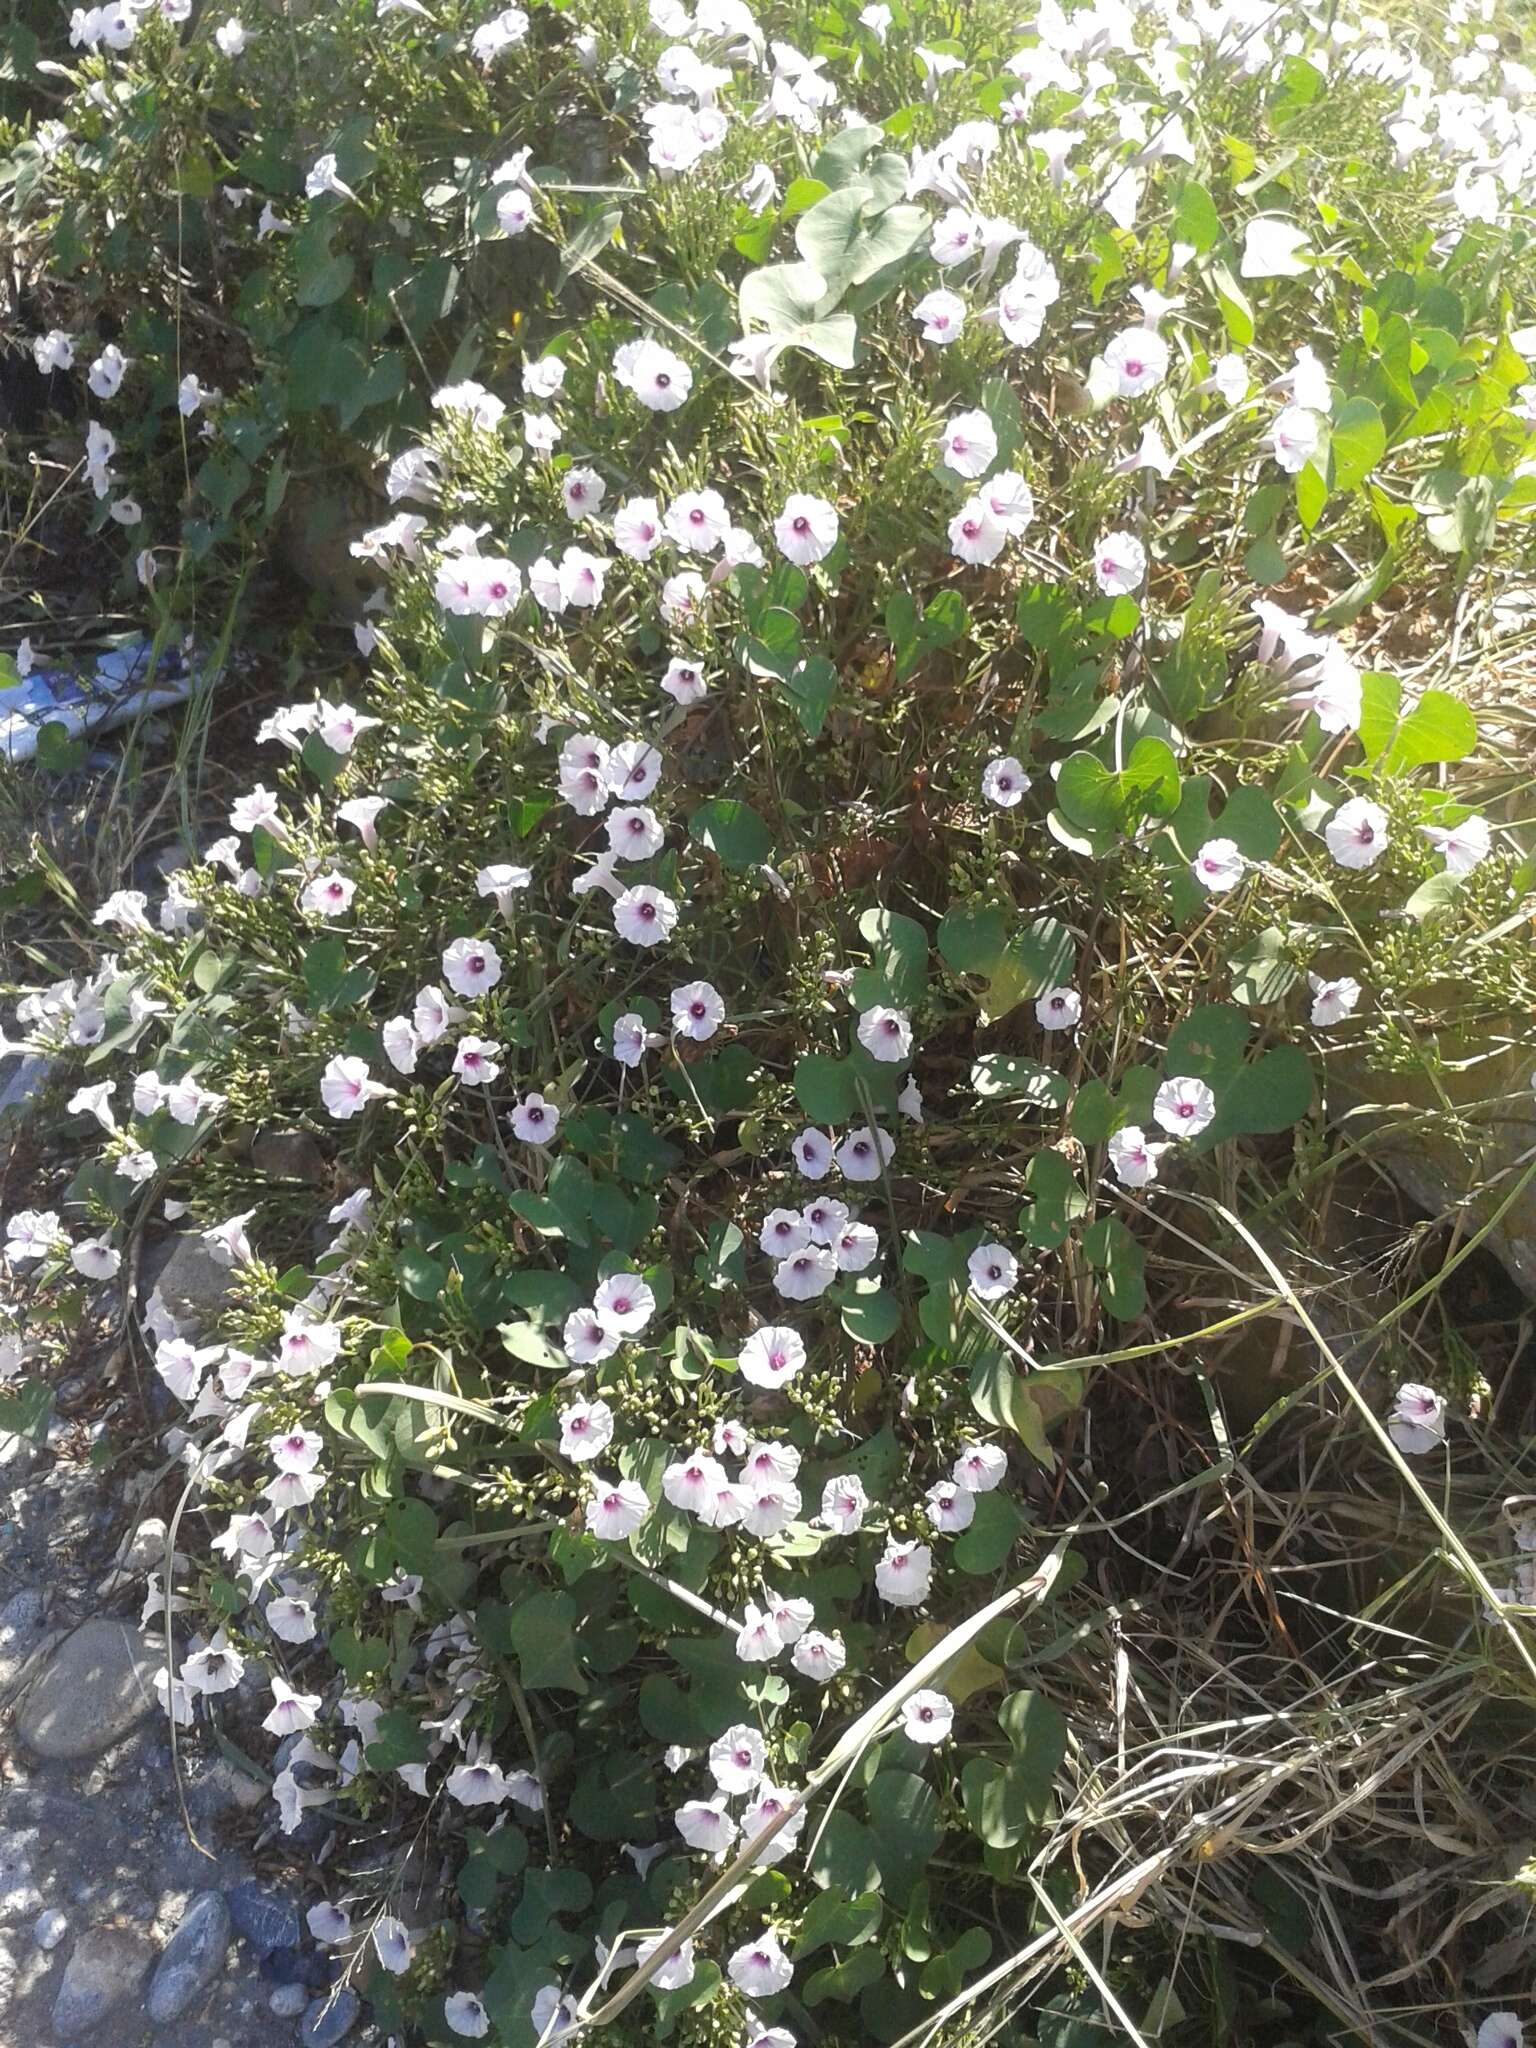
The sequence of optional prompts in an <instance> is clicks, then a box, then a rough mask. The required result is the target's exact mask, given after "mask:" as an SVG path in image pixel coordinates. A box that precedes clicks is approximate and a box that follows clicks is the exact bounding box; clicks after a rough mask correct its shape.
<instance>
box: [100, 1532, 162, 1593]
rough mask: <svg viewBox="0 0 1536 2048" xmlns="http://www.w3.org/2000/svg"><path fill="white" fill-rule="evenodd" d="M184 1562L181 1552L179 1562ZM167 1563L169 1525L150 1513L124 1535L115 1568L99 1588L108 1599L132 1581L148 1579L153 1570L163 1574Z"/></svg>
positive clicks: (113, 1567) (114, 1564)
mask: <svg viewBox="0 0 1536 2048" xmlns="http://www.w3.org/2000/svg"><path fill="white" fill-rule="evenodd" d="M180 1561H181V1559H180V1553H179V1552H178V1553H177V1562H178V1563H179V1562H180ZM164 1564H165V1524H164V1522H163V1521H161V1519H160V1517H159V1516H158V1515H146V1516H145V1518H144V1520H143V1521H142V1522H140V1523H139V1525H138V1527H137V1528H136V1529H130V1530H129V1531H128V1533H127V1535H126V1536H125V1537H124V1538H123V1540H122V1542H121V1544H120V1545H119V1546H118V1552H117V1557H116V1560H115V1561H114V1563H113V1566H112V1569H111V1571H109V1572H108V1573H107V1575H106V1577H105V1578H104V1579H103V1580H102V1581H101V1583H100V1584H99V1585H98V1586H97V1588H96V1591H97V1593H98V1594H99V1595H100V1596H101V1597H102V1598H103V1599H104V1598H105V1597H106V1596H107V1595H108V1594H109V1593H116V1592H120V1591H121V1590H122V1588H123V1587H124V1586H126V1585H128V1584H129V1583H130V1582H131V1581H135V1580H139V1579H143V1578H145V1577H146V1576H147V1575H148V1574H149V1573H150V1572H155V1573H159V1572H160V1571H161V1570H162V1569H163V1567H164Z"/></svg>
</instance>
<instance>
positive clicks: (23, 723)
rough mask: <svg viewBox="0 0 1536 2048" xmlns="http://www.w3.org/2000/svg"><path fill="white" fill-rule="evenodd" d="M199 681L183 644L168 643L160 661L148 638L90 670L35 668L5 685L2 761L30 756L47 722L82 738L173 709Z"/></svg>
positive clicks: (0, 711)
mask: <svg viewBox="0 0 1536 2048" xmlns="http://www.w3.org/2000/svg"><path fill="white" fill-rule="evenodd" d="M196 681H197V675H196V672H195V670H194V669H193V668H192V667H191V665H190V664H189V663H188V661H187V659H186V657H185V655H183V654H182V652H181V650H180V649H179V648H175V647H164V648H162V649H161V650H160V656H159V659H158V660H156V659H155V654H154V644H153V642H152V641H149V640H146V639H143V638H139V639H134V640H129V641H125V642H124V643H123V645H122V646H121V647H112V648H109V649H108V650H107V651H106V653H104V654H98V655H97V657H96V661H95V665H94V667H92V668H90V669H86V670H81V671H77V670H72V669H65V668H35V669H33V671H32V673H31V674H30V675H28V676H23V677H22V679H21V681H20V682H19V683H11V684H8V685H0V760H9V761H13V762H16V763H18V764H19V763H21V762H23V761H30V760H31V759H32V757H33V755H34V754H35V753H36V752H37V741H38V734H39V733H40V732H41V731H42V729H43V727H44V726H45V725H51V724H58V725H62V726H63V727H64V731H65V736H66V738H69V739H78V738H79V737H80V736H81V735H82V734H83V733H98V732H110V731H111V730H112V728H113V727H114V726H118V725H126V724H127V723H128V721H129V720H130V719H133V718H138V717H140V716H142V715H143V714H145V713H147V712H151V711H170V710H173V709H174V708H175V706H176V705H178V704H185V703H186V701H187V699H188V697H190V696H191V694H192V689H193V685H194V684H195V683H196Z"/></svg>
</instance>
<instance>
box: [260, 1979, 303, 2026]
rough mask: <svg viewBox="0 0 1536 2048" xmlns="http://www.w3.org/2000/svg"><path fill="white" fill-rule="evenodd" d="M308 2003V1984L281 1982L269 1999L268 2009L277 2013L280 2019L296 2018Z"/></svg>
mask: <svg viewBox="0 0 1536 2048" xmlns="http://www.w3.org/2000/svg"><path fill="white" fill-rule="evenodd" d="M308 2003H309V1987H308V1986H307V1985H304V1984H279V1985H278V1987H277V1989H276V1990H275V1991H274V1992H273V1994H272V1996H271V1997H270V1998H269V1999H268V2000H267V2010H268V2012H271V2013H275V2014H276V2015H277V2017H278V2018H279V2019H280V2020H296V2019H297V2018H298V2016H299V2014H300V2013H301V2012H302V2011H303V2010H304V2008H305V2006H306V2005H308Z"/></svg>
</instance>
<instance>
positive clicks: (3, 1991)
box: [0, 1941, 17, 2013]
mask: <svg viewBox="0 0 1536 2048" xmlns="http://www.w3.org/2000/svg"><path fill="white" fill-rule="evenodd" d="M16 1975H17V1963H16V1957H15V1954H14V1952H13V1951H12V1950H11V1949H10V1948H9V1947H8V1946H7V1944H6V1943H5V1942H3V1941H0V2013H3V2012H4V2011H5V2009H6V2007H7V2006H8V2005H9V2004H10V2002H11V1995H12V1993H13V1992H14V1991H15V1989H16Z"/></svg>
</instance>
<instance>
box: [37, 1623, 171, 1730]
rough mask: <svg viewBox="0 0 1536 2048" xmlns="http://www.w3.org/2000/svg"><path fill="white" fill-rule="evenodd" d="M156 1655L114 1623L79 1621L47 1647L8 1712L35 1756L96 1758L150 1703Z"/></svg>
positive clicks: (152, 1702) (152, 1703) (141, 1639)
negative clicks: (18, 1701) (47, 1652)
mask: <svg viewBox="0 0 1536 2048" xmlns="http://www.w3.org/2000/svg"><path fill="white" fill-rule="evenodd" d="M155 1670H156V1658H155V1655H154V1652H153V1651H152V1649H151V1648H150V1646H149V1644H148V1643H147V1642H146V1641H145V1639H144V1637H143V1636H142V1635H140V1634H139V1632H138V1630H137V1629H135V1628H130V1627H129V1626H128V1625H127V1623H126V1622H122V1621H106V1620H96V1621H86V1622H82V1623H81V1625H80V1626H79V1628H77V1629H74V1630H73V1631H72V1632H71V1633H70V1634H69V1635H67V1636H65V1637H64V1639H63V1641H62V1642H60V1643H59V1644H58V1645H57V1646H56V1648H55V1649H54V1650H53V1652H52V1654H51V1656H50V1657H49V1658H48V1660H47V1662H46V1663H45V1664H44V1665H43V1667H42V1669H41V1670H40V1671H39V1673H38V1675H37V1676H36V1678H35V1679H34V1680H33V1682H32V1684H31V1685H30V1686H29V1687H28V1689H27V1693H26V1696H25V1698H24V1699H23V1700H22V1702H21V1706H20V1708H19V1710H18V1712H17V1715H16V1729H17V1733H18V1734H19V1735H20V1737H21V1739H22V1741H23V1742H24V1743H26V1745H27V1747H28V1748H29V1749H31V1750H33V1751H35V1752H36V1754H37V1755H38V1756H41V1757H59V1758H65V1757H87V1756H99V1755H100V1754H101V1752H102V1751H103V1750H104V1749H110V1748H111V1747H112V1745H113V1744H114V1743H117V1742H120V1741H121V1740H122V1739H123V1737H124V1736H125V1735H126V1734H127V1733H128V1731H129V1730H130V1729H131V1728H132V1727H133V1726H134V1724H135V1723H136V1722H137V1721H139V1720H141V1719H142V1718H143V1716H144V1715H145V1714H147V1713H149V1711H150V1710H151V1708H153V1707H154V1706H155V1704H156V1701H155V1688H154V1677H155Z"/></svg>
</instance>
